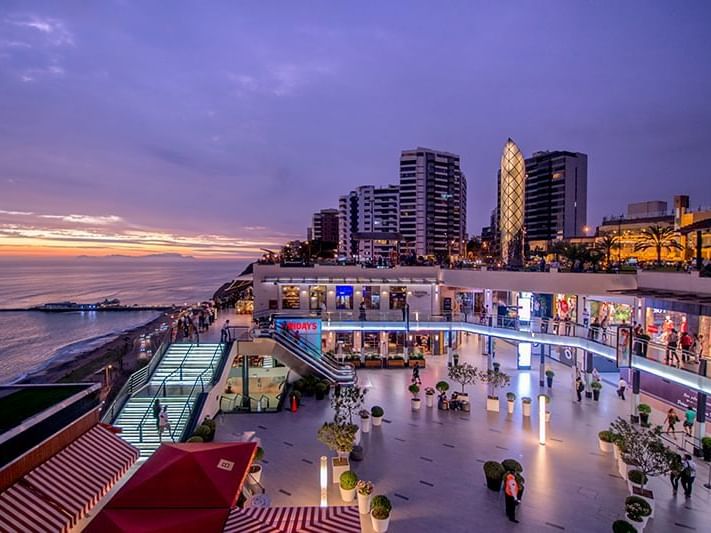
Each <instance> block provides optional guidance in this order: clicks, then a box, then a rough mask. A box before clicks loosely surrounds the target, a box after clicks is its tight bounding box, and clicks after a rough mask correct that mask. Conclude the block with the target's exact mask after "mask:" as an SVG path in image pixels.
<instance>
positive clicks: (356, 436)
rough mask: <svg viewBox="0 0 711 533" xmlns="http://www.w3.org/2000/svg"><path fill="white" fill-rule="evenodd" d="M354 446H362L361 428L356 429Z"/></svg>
mask: <svg viewBox="0 0 711 533" xmlns="http://www.w3.org/2000/svg"><path fill="white" fill-rule="evenodd" d="M353 444H355V445H356V446H358V445H359V444H360V428H358V429H356V432H355V438H354V439H353Z"/></svg>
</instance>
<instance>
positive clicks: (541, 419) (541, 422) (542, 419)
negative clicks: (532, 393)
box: [538, 394, 546, 446]
mask: <svg viewBox="0 0 711 533" xmlns="http://www.w3.org/2000/svg"><path fill="white" fill-rule="evenodd" d="M538 443H539V444H542V445H543V446H545V445H546V395H545V394H539V395H538Z"/></svg>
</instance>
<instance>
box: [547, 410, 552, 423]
mask: <svg viewBox="0 0 711 533" xmlns="http://www.w3.org/2000/svg"><path fill="white" fill-rule="evenodd" d="M550 421H551V412H550V411H546V422H550Z"/></svg>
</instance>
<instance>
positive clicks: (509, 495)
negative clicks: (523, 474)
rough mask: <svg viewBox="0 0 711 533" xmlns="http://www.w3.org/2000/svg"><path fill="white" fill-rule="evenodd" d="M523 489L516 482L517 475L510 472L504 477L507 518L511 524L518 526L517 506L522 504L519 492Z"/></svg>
mask: <svg viewBox="0 0 711 533" xmlns="http://www.w3.org/2000/svg"><path fill="white" fill-rule="evenodd" d="M520 489H521V487H519V485H518V481H516V475H515V474H514V473H513V472H511V471H509V472H507V473H506V475H505V476H504V493H505V494H504V496H505V500H506V516H507V517H508V519H509V520H510V521H511V522H514V523H516V524H518V520H516V505H517V504H519V503H521V500H519V491H520Z"/></svg>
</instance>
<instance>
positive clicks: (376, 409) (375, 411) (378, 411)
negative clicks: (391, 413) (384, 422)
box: [370, 405, 385, 416]
mask: <svg viewBox="0 0 711 533" xmlns="http://www.w3.org/2000/svg"><path fill="white" fill-rule="evenodd" d="M384 414H385V411H383V408H382V407H380V406H379V405H374V406H373V407H371V408H370V415H371V416H383V415H384Z"/></svg>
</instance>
